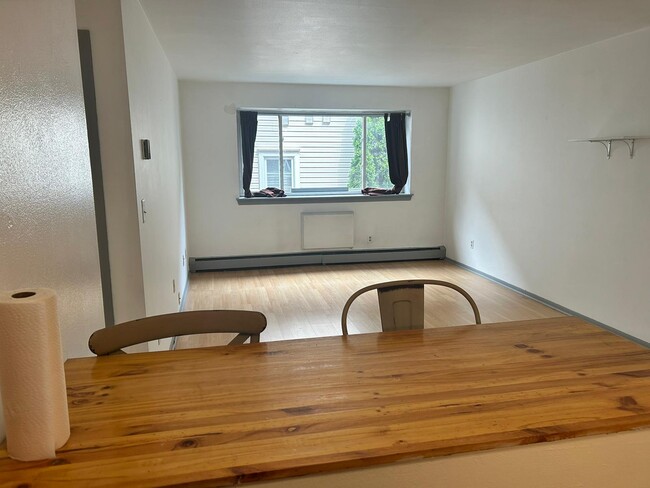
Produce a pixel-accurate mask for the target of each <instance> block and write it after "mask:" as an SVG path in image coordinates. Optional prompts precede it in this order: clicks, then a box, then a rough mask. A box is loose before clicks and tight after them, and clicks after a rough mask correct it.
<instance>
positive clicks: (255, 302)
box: [176, 261, 563, 349]
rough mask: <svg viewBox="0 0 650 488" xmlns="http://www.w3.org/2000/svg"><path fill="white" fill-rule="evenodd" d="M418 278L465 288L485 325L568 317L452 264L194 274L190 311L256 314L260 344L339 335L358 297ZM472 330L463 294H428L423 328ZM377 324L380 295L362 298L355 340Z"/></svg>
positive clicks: (196, 341) (353, 317) (195, 341)
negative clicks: (371, 288) (263, 323)
mask: <svg viewBox="0 0 650 488" xmlns="http://www.w3.org/2000/svg"><path fill="white" fill-rule="evenodd" d="M412 278H428V279H439V280H445V281H450V282H452V283H455V284H457V285H459V286H461V287H462V288H464V289H465V290H467V291H468V292H469V294H470V295H472V297H473V298H474V300H475V301H476V303H477V305H478V307H479V309H480V312H481V318H482V322H483V323H490V322H504V321H514V320H526V319H539V318H548V317H557V316H561V315H563V314H562V313H560V312H558V311H557V310H554V309H552V308H549V307H547V306H545V305H542V304H541V303H538V302H536V301H534V300H531V299H530V298H528V297H525V296H523V295H520V294H519V293H517V292H514V291H512V290H510V289H508V288H505V287H503V286H501V285H498V284H496V283H494V282H492V281H489V280H487V279H485V278H483V277H481V276H478V275H476V274H474V273H471V272H469V271H467V270H465V269H463V268H460V267H459V266H456V265H454V264H452V263H450V262H448V261H410V262H398V263H370V264H352V265H330V266H301V267H291V268H271V269H261V270H245V271H220V272H213V273H193V274H192V275H191V276H190V285H189V286H190V288H189V291H188V296H187V303H186V306H185V310H203V309H221V308H225V309H241V310H258V311H260V312H262V313H264V314H265V315H266V317H267V320H268V326H267V328H266V330H265V331H264V333H263V334H262V337H261V340H262V341H277V340H283V339H298V338H304V337H318V336H332V335H340V334H341V311H342V309H343V305H344V304H345V302H346V301H347V299H348V298H349V297H350V295H352V293H354V292H355V291H357V290H358V289H359V288H362V287H364V286H366V285H369V284H372V283H378V282H382V281H390V280H403V279H412ZM469 323H473V314H472V309H471V307H470V306H469V304H468V303H467V301H466V300H465V299H464V298H463V297H462V296H461V295H460V294H458V293H456V292H454V291H453V290H449V289H445V288H440V287H430V286H429V287H426V293H425V327H427V328H429V327H446V326H450V325H462V324H469ZM379 324H380V322H379V307H378V305H377V298H376V294H374V293H367V294H365V295H362V296H361V297H359V298H358V299H357V300H356V301H355V303H354V304H353V305H352V307H351V309H350V314H349V316H348V327H349V330H350V333H351V334H354V333H360V332H375V331H380V330H381V326H380V325H379ZM229 339H230V338H229V337H223V336H215V335H210V336H208V335H201V336H187V337H179V338H178V342H177V346H176V348H177V349H187V348H192V347H203V346H210V345H222V344H225V343H227V342H228V341H229Z"/></svg>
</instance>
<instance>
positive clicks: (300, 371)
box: [0, 317, 650, 486]
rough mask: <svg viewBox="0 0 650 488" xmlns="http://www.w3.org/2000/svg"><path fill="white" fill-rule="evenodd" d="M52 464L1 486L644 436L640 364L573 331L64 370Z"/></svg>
mask: <svg viewBox="0 0 650 488" xmlns="http://www.w3.org/2000/svg"><path fill="white" fill-rule="evenodd" d="M66 375H67V381H68V395H69V405H70V419H71V424H72V436H71V438H70V441H69V442H68V443H67V444H66V445H65V446H64V448H63V449H61V450H60V451H59V453H58V458H57V459H55V460H53V461H44V462H35V463H20V462H16V461H13V460H10V459H8V458H7V455H6V451H5V450H4V446H3V447H2V448H0V485H2V486H46V485H48V486H49V485H57V486H84V485H88V486H113V485H135V486H171V485H177V484H188V485H194V484H195V485H197V486H225V485H232V484H236V483H244V482H252V481H259V480H269V479H277V478H284V477H293V476H298V475H304V474H310V473H322V472H327V471H334V470H342V469H345V468H351V467H362V466H371V465H377V464H383V463H391V462H394V461H397V460H403V459H411V458H421V457H432V456H443V455H448V454H453V453H462V452H470V451H477V450H486V449H493V448H500V447H504V446H516V445H523V444H531V443H537V442H542V441H552V440H559V439H565V438H573V437H578V436H587V435H591V434H602V433H612V432H619V431H624V430H630V429H636V428H640V427H648V426H650V351H648V350H647V349H645V348H643V347H642V346H639V345H637V344H634V343H632V342H629V341H627V340H625V339H623V338H620V337H617V336H615V335H614V334H611V333H609V332H607V331H604V330H602V329H600V328H598V327H595V326H593V325H589V324H587V323H585V322H583V321H581V320H579V319H576V318H569V317H567V318H555V319H544V320H533V321H524V322H509V323H500V324H489V325H482V326H463V327H449V328H443V329H428V330H424V331H409V332H396V333H383V334H381V333H380V334H364V335H356V336H349V337H348V338H343V337H328V338H319V339H304V340H293V341H282V342H270V343H261V344H255V345H244V346H228V347H216V348H205V349H194V350H184V351H170V352H161V353H148V354H132V355H123V356H109V357H100V358H84V359H72V360H69V361H68V362H67V363H66Z"/></svg>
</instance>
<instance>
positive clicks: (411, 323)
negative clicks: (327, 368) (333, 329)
mask: <svg viewBox="0 0 650 488" xmlns="http://www.w3.org/2000/svg"><path fill="white" fill-rule="evenodd" d="M424 285H434V286H443V287H445V288H451V289H452V290H455V291H457V292H458V293H460V294H461V295H463V296H464V297H465V298H466V299H467V301H468V302H469V304H470V306H471V307H472V310H473V312H474V320H475V322H476V324H480V323H481V314H480V313H479V310H478V306H477V305H476V302H475V301H474V299H473V298H472V297H471V296H470V294H469V293H467V292H466V291H465V290H464V289H462V288H461V287H460V286H458V285H455V284H453V283H450V282H448V281H441V280H399V281H387V282H384V283H375V284H374V285H369V286H366V287H365V288H361V289H360V290H358V291H356V292H355V293H353V294H352V296H351V297H350V298H349V299H348V301H347V302H346V303H345V306H344V307H343V313H342V315H341V329H342V331H343V335H348V326H347V318H348V312H349V310H350V306H351V305H352V302H354V301H355V300H356V299H357V298H358V297H359V296H360V295H363V294H364V293H366V292H368V291H371V290H377V296H378V299H379V312H380V316H381V327H382V331H390V330H408V329H422V328H424Z"/></svg>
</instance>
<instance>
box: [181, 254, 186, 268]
mask: <svg viewBox="0 0 650 488" xmlns="http://www.w3.org/2000/svg"><path fill="white" fill-rule="evenodd" d="M181 261H182V262H183V268H184V267H185V254H183V255H182V256H181Z"/></svg>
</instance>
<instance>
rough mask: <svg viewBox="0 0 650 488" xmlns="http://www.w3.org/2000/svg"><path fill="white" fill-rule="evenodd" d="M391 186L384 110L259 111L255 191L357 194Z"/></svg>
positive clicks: (255, 151)
mask: <svg viewBox="0 0 650 488" xmlns="http://www.w3.org/2000/svg"><path fill="white" fill-rule="evenodd" d="M279 161H282V162H283V164H282V165H280V164H279ZM392 186H393V185H392V183H391V181H390V178H389V171H388V156H387V153H386V134H385V129H384V116H383V114H381V113H366V114H364V113H359V114H340V113H336V112H331V113H323V112H318V113H308V112H305V111H297V110H294V111H278V112H274V113H273V112H258V114H257V132H256V136H255V146H254V154H253V169H252V177H251V186H250V189H251V191H253V192H255V191H259V190H261V189H263V188H267V187H275V188H280V189H282V190H284V192H285V193H286V194H287V195H292V196H301V195H341V194H355V195H357V194H359V193H360V190H361V189H362V188H366V187H375V188H391V187H392Z"/></svg>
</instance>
